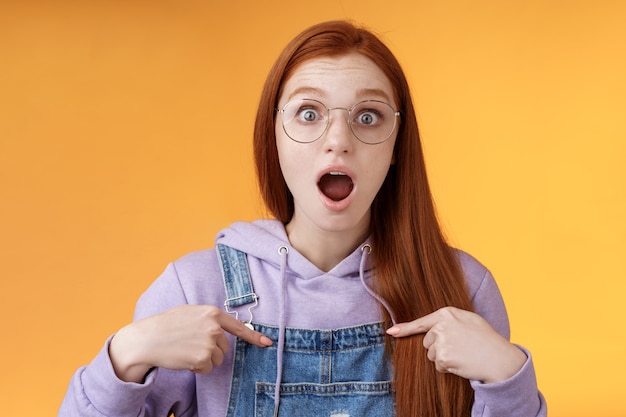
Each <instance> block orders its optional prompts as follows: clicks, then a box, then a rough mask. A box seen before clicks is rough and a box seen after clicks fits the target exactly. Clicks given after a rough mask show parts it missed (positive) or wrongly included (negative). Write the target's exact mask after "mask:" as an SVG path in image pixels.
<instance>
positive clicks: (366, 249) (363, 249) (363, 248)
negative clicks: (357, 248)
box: [359, 243, 396, 324]
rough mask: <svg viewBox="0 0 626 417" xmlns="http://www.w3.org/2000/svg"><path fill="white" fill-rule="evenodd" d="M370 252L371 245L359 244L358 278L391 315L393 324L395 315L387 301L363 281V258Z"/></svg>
mask: <svg viewBox="0 0 626 417" xmlns="http://www.w3.org/2000/svg"><path fill="white" fill-rule="evenodd" d="M371 252H372V246H371V245H370V244H369V243H365V244H364V245H363V246H361V265H360V266H359V278H361V284H362V285H363V287H364V288H365V290H366V291H367V292H368V293H369V295H371V296H372V297H374V299H375V300H376V301H378V302H379V303H380V304H382V306H383V307H384V308H385V310H387V313H389V317H391V322H392V323H393V324H396V316H395V314H393V311H392V310H391V308H390V307H389V304H387V301H385V299H384V298H383V297H381V296H380V295H378V294H376V293H375V292H374V290H372V289H371V288H370V287H369V286H368V285H367V284H366V283H365V258H367V255H369V254H370V253H371Z"/></svg>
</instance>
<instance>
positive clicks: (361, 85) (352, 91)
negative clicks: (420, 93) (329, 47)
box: [280, 52, 395, 104]
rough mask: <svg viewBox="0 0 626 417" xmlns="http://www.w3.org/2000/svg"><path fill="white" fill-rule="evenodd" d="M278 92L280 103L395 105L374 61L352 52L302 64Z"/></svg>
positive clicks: (381, 72)
mask: <svg viewBox="0 0 626 417" xmlns="http://www.w3.org/2000/svg"><path fill="white" fill-rule="evenodd" d="M281 90H282V91H281V96H280V102H282V103H286V102H287V101H289V100H290V99H291V98H294V97H300V98H302V97H303V96H306V97H309V98H318V99H327V100H332V99H337V100H355V99H379V100H384V101H386V102H389V103H390V104H395V103H394V100H393V98H394V96H395V95H394V89H393V86H392V84H391V81H390V80H389V78H387V76H386V75H385V73H384V72H383V71H382V70H381V69H380V67H378V65H376V63H375V62H374V61H372V60H371V59H369V58H367V57H366V56H364V55H361V54H359V53H356V52H354V53H350V54H346V55H340V56H332V57H331V56H325V57H319V58H313V59H310V60H308V61H305V62H303V63H302V64H300V65H299V66H298V67H296V69H295V70H294V71H293V72H292V73H291V75H290V76H289V77H288V78H287V80H286V81H285V82H284V84H283V86H282V89H281ZM329 104H330V103H329ZM344 104H345V103H344Z"/></svg>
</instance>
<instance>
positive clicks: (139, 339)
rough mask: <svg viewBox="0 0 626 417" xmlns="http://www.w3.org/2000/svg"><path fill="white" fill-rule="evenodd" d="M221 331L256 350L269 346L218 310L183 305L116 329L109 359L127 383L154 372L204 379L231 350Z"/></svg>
mask: <svg viewBox="0 0 626 417" xmlns="http://www.w3.org/2000/svg"><path fill="white" fill-rule="evenodd" d="M225 331H226V332H228V333H231V334H233V335H234V336H237V337H240V338H242V339H244V340H246V341H247V342H249V343H252V344H254V345H256V346H259V347H267V346H270V345H271V344H272V341H271V340H270V339H269V338H268V337H266V336H264V335H263V334H261V333H259V332H256V331H254V330H250V329H248V328H247V327H246V326H245V325H244V324H243V323H242V322H240V321H239V320H237V319H235V318H234V317H233V316H231V315H230V314H228V313H226V312H224V311H222V310H220V309H218V308H217V307H213V306H208V305H182V306H179V307H176V308H173V309H171V310H168V311H166V312H164V313H161V314H157V315H155V316H152V317H148V318H145V319H143V320H139V321H136V322H133V323H131V324H129V325H127V326H125V327H123V328H122V329H120V330H119V331H118V333H117V334H116V335H115V336H114V337H113V339H112V340H111V344H110V346H109V356H110V357H111V362H112V363H113V368H114V369H115V373H116V374H117V376H118V377H119V378H120V379H122V380H124V381H128V382H141V381H142V380H143V379H144V377H145V374H146V373H147V372H148V370H149V369H150V368H152V367H155V366H156V367H161V368H167V369H172V370H184V369H186V370H190V371H192V372H196V373H202V374H206V373H209V372H211V370H212V369H213V367H214V366H218V365H221V364H222V362H223V361H224V354H225V353H226V352H228V350H229V349H230V343H229V342H228V338H227V337H226V333H225Z"/></svg>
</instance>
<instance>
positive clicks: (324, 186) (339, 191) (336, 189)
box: [319, 174, 353, 201]
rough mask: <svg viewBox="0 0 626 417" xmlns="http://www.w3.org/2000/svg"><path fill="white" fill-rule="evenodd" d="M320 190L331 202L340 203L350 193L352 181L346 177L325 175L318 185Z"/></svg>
mask: <svg viewBox="0 0 626 417" xmlns="http://www.w3.org/2000/svg"><path fill="white" fill-rule="evenodd" d="M319 187H320V190H321V191H322V193H324V195H325V196H326V197H328V198H330V199H331V200H333V201H341V200H343V199H344V198H346V197H347V196H349V195H350V193H351V192H352V188H353V184H352V180H351V179H350V177H349V176H347V175H330V174H326V175H324V176H323V177H322V179H321V180H320V183H319Z"/></svg>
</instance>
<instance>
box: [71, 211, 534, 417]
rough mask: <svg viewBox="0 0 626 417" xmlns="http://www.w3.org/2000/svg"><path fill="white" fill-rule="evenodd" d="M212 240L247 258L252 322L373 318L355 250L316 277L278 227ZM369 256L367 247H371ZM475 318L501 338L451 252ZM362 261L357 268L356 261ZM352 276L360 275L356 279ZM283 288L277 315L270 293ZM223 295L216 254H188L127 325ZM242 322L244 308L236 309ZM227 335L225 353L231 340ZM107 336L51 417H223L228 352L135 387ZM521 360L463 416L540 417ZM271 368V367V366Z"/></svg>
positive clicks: (490, 283)
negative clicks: (203, 368)
mask: <svg viewBox="0 0 626 417" xmlns="http://www.w3.org/2000/svg"><path fill="white" fill-rule="evenodd" d="M216 243H222V244H224V245H227V246H230V247H233V248H235V249H238V250H240V251H243V252H245V253H247V255H248V263H249V269H250V274H251V276H252V281H253V285H254V289H255V292H256V293H257V294H258V297H259V305H258V307H256V308H255V309H254V311H253V313H254V321H255V322H258V323H265V324H268V325H272V326H276V325H277V320H278V316H279V315H281V313H284V315H285V317H286V323H285V325H286V326H287V327H297V328H305V329H337V328H343V327H351V326H358V325H362V324H369V323H375V322H378V321H380V320H381V313H380V307H379V303H378V301H377V300H376V299H375V298H374V297H373V296H372V295H370V293H369V292H368V288H366V287H365V286H364V285H363V284H364V283H365V284H366V285H370V284H371V274H370V266H369V262H368V258H367V255H364V253H363V251H362V250H361V249H360V248H359V249H357V250H355V251H354V252H353V253H352V254H351V255H349V256H348V257H347V258H346V259H344V260H343V261H342V262H341V263H339V264H338V265H337V266H335V267H334V268H333V269H332V270H331V271H329V272H323V271H321V270H319V269H318V268H317V267H316V266H314V265H313V264H311V263H310V262H309V261H308V260H307V259H306V258H304V257H303V256H302V255H301V254H299V253H298V252H297V251H296V250H294V249H293V248H291V246H290V244H289V240H288V238H287V235H286V232H285V229H284V227H283V225H282V224H281V223H280V222H278V221H274V220H259V221H255V222H252V223H235V224H233V225H232V226H231V227H230V228H228V229H225V230H223V231H222V232H220V233H219V235H218V236H217V239H216ZM281 246H288V247H289V253H288V256H287V268H286V271H285V276H284V277H283V278H284V280H283V279H282V278H281V277H280V275H281V274H280V265H281V264H280V262H281V255H280V254H279V252H278V249H279V247H281ZM372 250H375V248H372ZM458 253H459V258H460V261H461V265H462V268H463V271H464V273H465V276H466V280H467V285H468V289H469V292H470V296H471V298H472V302H473V305H474V309H475V311H476V313H478V314H480V315H481V316H482V317H484V318H485V319H486V320H487V321H488V322H489V323H490V324H491V325H492V326H493V327H494V328H495V329H496V330H497V331H498V332H500V333H501V334H502V335H503V336H505V337H507V338H508V337H509V323H508V318H507V314H506V310H505V307H504V303H503V301H502V297H501V295H500V292H499V290H498V288H497V285H496V283H495V281H494V279H493V277H492V276H491V273H490V272H489V271H488V270H487V269H486V268H485V267H484V266H482V265H481V264H480V263H479V262H478V261H476V260H475V259H474V258H472V257H471V256H469V255H467V254H466V253H464V252H461V251H459V252H458ZM362 261H363V263H362ZM360 270H362V278H363V280H364V283H363V282H362V281H361V277H360V274H359V272H360ZM283 286H284V289H285V300H286V303H285V307H284V308H285V311H284V312H281V311H279V306H280V304H281V303H280V300H279V298H278V294H280V293H281V291H282V290H283ZM225 299H226V294H225V290H224V283H223V280H222V275H221V272H220V267H219V264H218V260H217V256H216V252H215V250H213V249H209V250H204V251H199V252H194V253H191V254H188V255H186V256H184V257H183V258H181V259H179V260H178V261H176V262H174V263H171V264H170V265H168V266H167V268H166V269H165V271H164V272H163V274H162V275H161V276H160V277H159V278H158V279H157V280H156V281H155V282H154V283H153V284H152V285H151V286H150V288H148V290H147V291H146V292H145V293H144V294H143V295H142V296H141V298H140V299H139V301H138V303H137V307H136V311H135V320H137V319H141V318H145V317H148V316H152V315H154V314H157V313H161V312H163V311H166V310H169V309H170V308H173V307H175V306H178V305H181V304H210V305H214V306H223V305H224V300H225ZM240 311H241V313H240V318H241V319H247V309H246V308H245V306H243V307H241V308H240ZM228 336H229V341H230V342H231V347H233V346H234V345H235V341H234V337H233V336H231V335H228ZM109 343H110V338H109V339H108V340H107V341H106V343H105V345H104V347H103V348H102V350H101V351H100V353H99V354H98V355H97V356H96V357H95V358H94V360H93V361H92V362H91V363H90V364H89V365H88V366H85V367H82V368H80V369H79V370H78V371H77V372H76V373H75V374H74V376H73V378H72V380H71V382H70V386H69V389H68V391H67V393H66V396H65V399H64V400H63V403H62V405H61V408H60V411H59V416H111V417H113V416H115V417H126V416H128V417H136V416H167V415H169V412H170V411H172V412H173V413H174V415H176V416H177V417H182V416H202V417H209V416H224V415H226V406H227V402H228V397H229V390H230V382H231V378H232V360H233V351H232V349H231V351H230V352H228V354H227V355H226V356H225V359H224V363H223V364H222V365H221V366H218V367H215V368H214V369H213V371H212V372H211V373H210V374H208V375H199V374H194V373H191V372H189V371H170V370H167V369H155V370H153V371H152V372H150V373H149V374H148V376H147V378H146V380H145V382H144V383H143V384H136V383H127V382H123V381H120V380H119V379H118V378H117V377H116V376H115V373H114V371H113V367H112V365H111V360H110V358H109V356H108V346H109ZM522 350H523V351H524V352H525V353H526V355H527V356H528V360H527V361H526V363H525V365H524V366H523V367H522V369H521V370H520V371H519V372H518V373H517V374H516V375H515V376H513V377H512V378H511V379H509V380H507V381H503V382H500V383H496V384H481V383H480V382H477V381H471V384H472V387H473V388H474V391H475V402H474V407H473V410H472V416H473V417H478V416H484V417H487V416H489V417H495V416H507V417H536V416H545V415H546V403H545V401H544V399H543V397H542V395H541V394H540V393H539V391H538V389H537V383H536V379H535V373H534V367H533V364H532V359H531V357H530V354H529V353H528V351H526V350H525V349H523V348H522ZM271 366H275V364H271Z"/></svg>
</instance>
